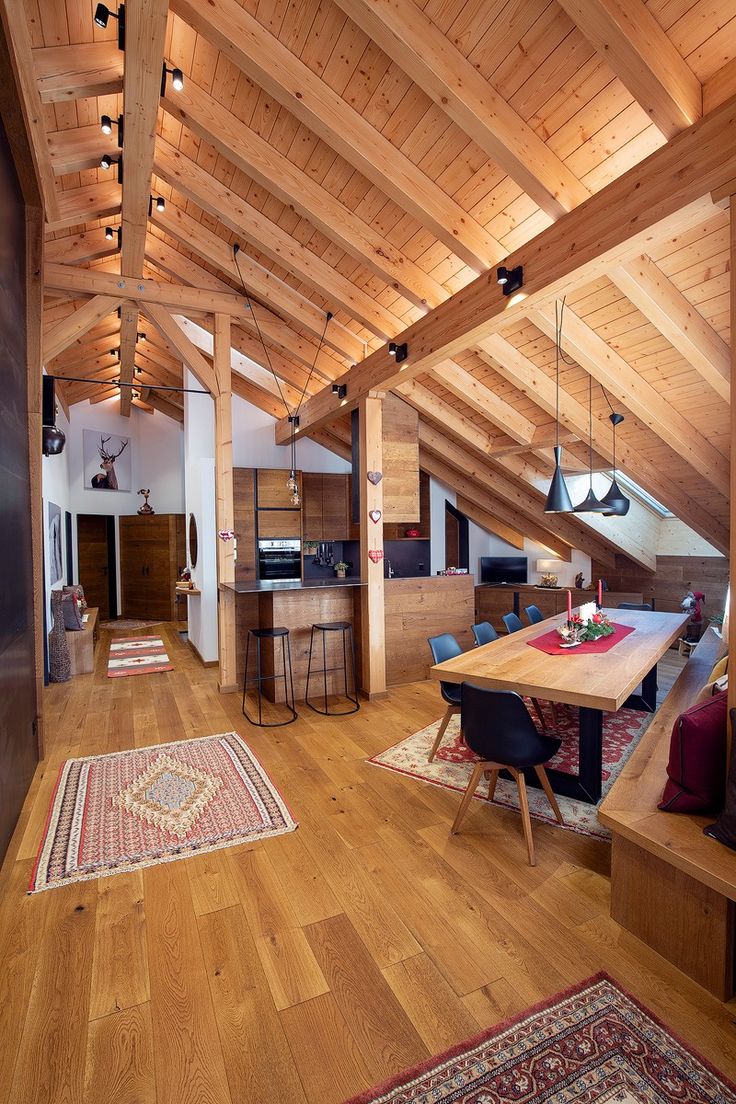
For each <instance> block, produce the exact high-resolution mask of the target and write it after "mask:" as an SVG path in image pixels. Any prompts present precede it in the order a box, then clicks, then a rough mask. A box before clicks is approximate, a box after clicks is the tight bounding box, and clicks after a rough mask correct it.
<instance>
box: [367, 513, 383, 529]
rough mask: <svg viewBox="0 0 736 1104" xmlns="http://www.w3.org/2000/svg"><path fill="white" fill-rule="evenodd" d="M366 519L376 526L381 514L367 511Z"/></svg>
mask: <svg viewBox="0 0 736 1104" xmlns="http://www.w3.org/2000/svg"><path fill="white" fill-rule="evenodd" d="M368 517H369V518H370V519H371V521H372V522H374V523H375V524H376V525H378V523H379V521H380V520H381V518H382V517H383V514H382V513H381V511H380V510H369V511H368Z"/></svg>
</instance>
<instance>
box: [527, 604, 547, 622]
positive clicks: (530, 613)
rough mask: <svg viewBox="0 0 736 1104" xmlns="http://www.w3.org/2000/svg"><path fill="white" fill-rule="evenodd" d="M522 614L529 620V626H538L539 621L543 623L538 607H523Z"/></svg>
mask: <svg viewBox="0 0 736 1104" xmlns="http://www.w3.org/2000/svg"><path fill="white" fill-rule="evenodd" d="M524 613H525V614H526V615H527V617H528V618H529V624H530V625H538V624H539V622H540V621H544V614H543V613H542V611H541V610H540V608H539V606H534V605H531V606H525V607H524Z"/></svg>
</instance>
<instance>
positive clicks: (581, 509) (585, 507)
mask: <svg viewBox="0 0 736 1104" xmlns="http://www.w3.org/2000/svg"><path fill="white" fill-rule="evenodd" d="M588 461H589V464H590V485H589V487H588V493H587V495H586V496H585V498H584V499H583V501H582V502H579V503H578V504H577V506H575V507H574V512H575V513H576V514H605V513H607V511H608V509H609V507H608V506H606V504H605V503H603V502H601V501H600V499H599V498H596V495H595V491H594V490H593V377H592V376H590V375H589V376H588Z"/></svg>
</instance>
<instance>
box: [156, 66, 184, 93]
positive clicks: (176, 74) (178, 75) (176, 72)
mask: <svg viewBox="0 0 736 1104" xmlns="http://www.w3.org/2000/svg"><path fill="white" fill-rule="evenodd" d="M168 73H171V86H172V88H173V89H174V91H175V92H181V91H182V90H183V88H184V74H183V73H182V71H181V69H169V68H168V66H167V65H166V62H164V63H163V65H162V66H161V95H162V96H165V95H166V75H167V74H168Z"/></svg>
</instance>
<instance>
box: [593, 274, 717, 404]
mask: <svg viewBox="0 0 736 1104" xmlns="http://www.w3.org/2000/svg"><path fill="white" fill-rule="evenodd" d="M609 277H610V279H611V280H612V282H613V283H614V284H615V285H616V287H617V288H618V289H619V290H620V291H622V292H623V293H624V295H625V296H626V298H627V299H629V300H630V302H632V303H633V304H634V306H635V307H636V308H637V310H640V311H641V313H642V314H643V315H644V317H645V318H648V319H649V321H650V322H651V323H653V325H655V326H656V327H657V329H658V330H659V332H660V333H661V334H662V336H663V337H666V338H667V340H668V341H669V343H670V345H672V346H673V347H674V348H675V349H677V351H678V353H681V354H682V356H683V357H684V358H685V360H686V361H687V362H688V364H690V365H692V367H693V368H694V369H695V370H696V372H699V373H700V375H701V376H702V377H703V379H704V380H705V382H706V383H707V384H708V385H709V386H710V387H712V388H713V390H714V391H715V392H716V394H717V395H719V396H720V398H722V399H724V400H725V401H726V402H730V399H731V379H730V377H731V350H730V349H729V347H728V345H727V344H726V342H725V341H724V340H723V338H722V337H721V336H720V334H718V333H716V331H715V330H714V329H713V327H712V326H711V325H709V324H708V322H706V320H705V318H703V316H702V314H701V313H700V311H699V310H698V309H697V307H694V306H693V305H692V303H690V302H688V300H687V299H686V298H685V296H684V295H683V294H682V292H681V291H680V290H679V289H678V288H676V287H675V285H674V284H673V283H672V281H671V280H668V278H667V277H666V276H665V274H664V273H663V272H662V270H661V269H660V268H658V267H657V265H656V264H655V263H654V261H653V260H652V259H651V258H650V257H647V256H642V257H637V258H636V260H634V261H630V262H629V263H628V264H625V265H620V266H618V267H617V268H614V269H612V270H611V272H609Z"/></svg>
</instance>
